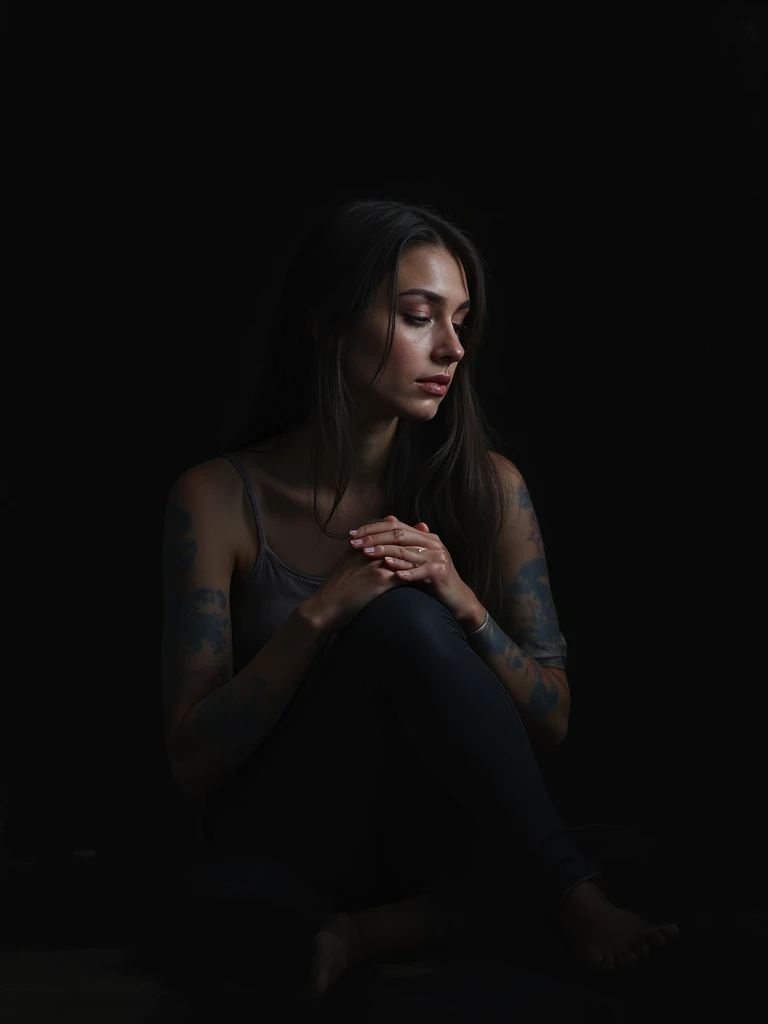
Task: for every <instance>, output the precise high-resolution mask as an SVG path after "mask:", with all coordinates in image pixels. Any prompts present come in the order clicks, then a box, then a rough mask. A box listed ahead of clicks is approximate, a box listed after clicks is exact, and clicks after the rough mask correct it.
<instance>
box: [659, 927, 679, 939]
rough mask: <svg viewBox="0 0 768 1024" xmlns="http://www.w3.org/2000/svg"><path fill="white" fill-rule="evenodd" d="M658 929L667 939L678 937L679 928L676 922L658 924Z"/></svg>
mask: <svg viewBox="0 0 768 1024" xmlns="http://www.w3.org/2000/svg"><path fill="white" fill-rule="evenodd" d="M658 930H659V931H660V932H661V934H662V935H664V936H666V938H668V939H677V938H679V937H680V929H679V928H678V927H677V925H676V924H660V925H659V928H658Z"/></svg>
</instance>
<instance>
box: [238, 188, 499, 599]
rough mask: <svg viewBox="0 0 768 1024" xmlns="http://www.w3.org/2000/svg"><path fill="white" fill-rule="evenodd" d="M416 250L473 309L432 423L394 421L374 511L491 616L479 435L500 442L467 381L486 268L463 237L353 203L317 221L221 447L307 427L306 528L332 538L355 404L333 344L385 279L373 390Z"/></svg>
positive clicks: (488, 492)
mask: <svg viewBox="0 0 768 1024" xmlns="http://www.w3.org/2000/svg"><path fill="white" fill-rule="evenodd" d="M417 245H434V246H438V247H440V248H443V249H445V250H447V251H449V252H451V253H452V254H453V255H454V256H456V257H458V259H460V260H461V262H462V264H463V266H464V272H465V274H466V277H467V284H468V286H469V294H470V297H471V301H472V305H471V308H470V310H469V313H468V315H467V317H466V319H465V321H464V323H465V324H466V330H465V331H464V332H463V333H462V336H461V344H462V347H463V348H464V356H463V358H462V359H461V360H460V361H459V363H458V365H457V367H456V371H455V373H454V379H453V382H452V384H451V387H450V388H449V390H448V392H447V393H446V395H445V397H444V399H443V401H442V403H441V405H440V408H439V410H438V413H437V415H436V416H434V417H433V418H432V420H430V421H428V422H426V423H424V422H421V423H417V422H414V421H411V420H408V419H405V418H403V417H400V419H399V421H398V425H397V430H396V432H395V436H394V440H393V443H392V446H391V449H390V453H389V458H388V462H387V468H386V470H385V481H384V482H385V486H386V503H385V508H386V512H385V513H384V514H386V515H390V514H391V515H395V516H397V518H398V519H400V520H401V521H402V522H405V523H409V524H415V523H417V522H420V521H424V522H426V523H427V524H428V525H429V529H430V531H431V532H432V533H436V534H437V535H438V536H439V537H440V539H441V540H442V542H443V543H444V544H445V546H446V547H447V549H448V551H449V552H450V553H451V557H452V559H453V562H454V564H455V566H456V569H457V571H458V573H459V575H460V576H461V578H462V579H463V580H464V582H465V583H466V584H467V585H468V586H469V587H471V588H472V590H473V591H474V593H475V594H476V595H477V597H478V599H479V600H480V601H481V602H482V604H483V605H484V606H485V608H486V609H487V610H488V611H489V612H490V613H491V615H492V616H493V617H494V618H498V616H499V615H500V613H501V603H502V593H503V584H502V579H501V567H500V565H499V561H498V556H497V553H496V544H497V541H498V537H499V533H500V531H501V527H502V522H503V517H504V491H503V487H502V482H501V479H500V477H499V474H498V471H497V469H496V466H495V465H494V462H493V459H492V457H491V456H490V455H489V450H490V449H489V437H490V438H492V439H493V449H494V450H496V451H500V449H501V447H502V445H501V444H500V442H499V438H498V436H497V435H496V433H495V432H494V431H493V429H492V428H491V427H490V425H489V423H488V422H487V420H486V418H485V416H484V414H483V411H482V409H481V407H480V404H479V402H478V399H477V395H476V392H475V389H474V383H473V373H474V361H475V356H476V353H477V351H478V349H479V346H480V344H481V340H482V337H483V334H484V331H485V324H486V285H485V281H486V267H485V263H484V261H483V258H482V256H481V254H480V253H479V251H478V250H477V248H476V247H475V245H474V243H473V242H472V241H471V240H470V238H469V237H468V236H467V235H466V234H465V233H464V232H462V231H461V230H459V228H457V227H456V226H455V225H453V224H451V223H450V222H449V221H447V220H445V219H444V218H443V217H441V216H440V215H439V214H437V213H436V212H435V211H434V210H433V209H432V208H431V207H425V206H416V205H411V204H407V203H401V202H396V201H393V200H380V199H366V200H356V201H354V202H350V203H346V204H344V205H342V206H339V207H336V208H335V209H334V210H333V211H332V212H331V213H330V215H328V214H327V213H326V215H325V216H321V217H319V218H318V219H317V221H316V223H315V224H314V226H313V227H312V228H311V229H310V230H309V232H308V233H307V235H306V237H305V238H304V240H303V242H302V243H301V244H300V246H299V248H298V250H297V252H296V253H295V255H294V258H293V260H292V262H291V264H290V266H289V268H288V271H287V274H286V277H285V282H284V285H283V289H282V294H281V296H280V300H279V305H278V307H277V309H276V311H275V312H276V321H275V327H274V329H273V332H272V347H271V351H270V353H269V357H268V359H267V366H266V369H265V371H264V375H263V378H262V382H261V393H260V395H259V396H258V398H256V400H255V405H254V415H253V417H252V419H251V421H250V423H249V424H248V426H247V428H246V430H245V431H244V432H243V434H242V435H241V437H240V438H239V439H238V441H237V442H236V444H235V445H233V446H232V448H233V449H234V450H237V449H240V450H242V449H251V450H252V449H253V448H254V446H256V445H258V444H259V443H260V442H261V441H264V440H266V439H268V438H271V437H272V436H273V435H277V434H282V433H284V432H286V431H288V430H291V429H293V428H294V427H296V426H297V425H298V424H301V423H304V422H307V421H308V422H309V425H310V438H311V442H310V449H311V451H310V465H311V467H312V489H313V494H314V500H313V504H312V513H311V514H312V520H313V522H314V523H315V525H316V526H317V527H318V528H319V529H320V530H321V531H322V532H323V534H324V535H325V536H327V537H335V538H336V539H342V537H341V535H337V534H335V533H332V532H331V531H330V530H328V529H327V524H328V522H329V520H330V518H331V516H332V515H333V512H334V511H335V510H336V508H337V507H338V505H339V503H340V501H341V500H342V498H343V496H344V492H345V490H346V488H347V484H348V481H349V477H350V468H351V465H352V456H353V450H352V446H353V438H354V434H355V430H354V422H355V421H354V417H353V410H354V402H353V399H352V395H351V394H350V392H349V389H348V387H347V384H346V381H345V380H344V376H343V372H342V366H343V359H344V355H345V351H344V342H343V338H344V337H345V336H347V337H349V336H354V328H355V326H357V325H358V324H359V323H360V322H361V321H362V320H364V319H365V317H366V315H367V314H368V313H369V312H370V310H371V309H372V306H373V304H374V302H375V299H376V296H377V293H378V290H379V287H380V285H381V283H382V281H384V280H386V279H387V278H389V282H390V292H389V330H388V334H387V345H386V350H385V353H384V357H383V359H382V362H381V364H380V365H379V368H378V370H377V371H376V373H375V375H374V377H373V379H372V380H371V382H370V384H371V385H372V384H373V382H374V381H375V380H376V378H377V377H378V376H379V374H380V373H381V371H382V370H383V369H384V368H385V366H386V364H387V361H388V359H389V354H390V351H391V347H392V340H393V337H394V333H395V325H396V302H397V279H398V272H399V268H400V261H401V259H402V257H403V255H404V253H406V252H407V251H408V250H409V249H411V248H412V247H414V246H417ZM321 446H322V450H323V453H324V457H325V459H330V462H331V465H332V466H334V467H335V471H336V493H335V497H334V504H333V508H332V509H331V512H330V513H329V515H328V518H327V519H325V520H324V521H321V517H320V514H319V510H318V500H317V499H318V485H319V472H320V462H319V452H320V448H321ZM500 453H501V452H500ZM501 454H503V453H501ZM344 537H346V535H344Z"/></svg>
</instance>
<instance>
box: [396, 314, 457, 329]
mask: <svg viewBox="0 0 768 1024" xmlns="http://www.w3.org/2000/svg"><path fill="white" fill-rule="evenodd" d="M403 316H404V318H405V319H406V320H407V321H408V323H410V324H414V326H416V327H425V326H426V325H427V324H431V323H432V319H431V317H428V316H409V315H408V314H407V313H404V314H403ZM453 326H454V329H455V331H456V333H457V334H460V333H461V332H462V331H466V329H467V325H466V324H454V325H453Z"/></svg>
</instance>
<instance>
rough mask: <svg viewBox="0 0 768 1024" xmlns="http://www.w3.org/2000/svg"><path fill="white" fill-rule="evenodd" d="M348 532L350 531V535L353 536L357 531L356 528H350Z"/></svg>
mask: <svg viewBox="0 0 768 1024" xmlns="http://www.w3.org/2000/svg"><path fill="white" fill-rule="evenodd" d="M349 532H350V533H351V534H352V536H353V537H354V536H355V534H356V533H357V530H350V531H349Z"/></svg>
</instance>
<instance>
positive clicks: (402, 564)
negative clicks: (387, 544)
mask: <svg viewBox="0 0 768 1024" xmlns="http://www.w3.org/2000/svg"><path fill="white" fill-rule="evenodd" d="M384 568H385V569H412V568H413V562H409V561H408V559H407V558H395V557H394V555H385V556H384Z"/></svg>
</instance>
